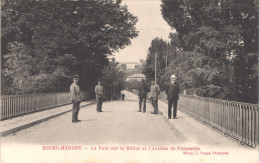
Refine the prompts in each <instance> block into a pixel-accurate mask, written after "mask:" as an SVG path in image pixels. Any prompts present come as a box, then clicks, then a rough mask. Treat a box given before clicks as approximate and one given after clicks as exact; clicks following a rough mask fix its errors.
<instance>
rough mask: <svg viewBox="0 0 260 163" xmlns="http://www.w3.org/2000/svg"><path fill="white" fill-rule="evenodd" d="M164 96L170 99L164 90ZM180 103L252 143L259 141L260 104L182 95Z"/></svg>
mask: <svg viewBox="0 0 260 163" xmlns="http://www.w3.org/2000/svg"><path fill="white" fill-rule="evenodd" d="M160 99H161V100H163V101H165V102H166V101H167V97H166V94H165V93H164V92H162V93H161V94H160ZM178 107H179V108H180V109H181V110H182V111H183V112H185V113H187V114H189V115H191V116H192V117H194V118H196V119H197V120H200V121H202V122H203V123H205V124H208V125H209V126H211V127H212V128H214V129H217V130H218V131H220V132H222V133H223V134H224V135H227V136H230V137H232V138H234V139H236V140H238V141H239V142H240V143H241V144H246V145H249V146H251V147H256V146H258V141H259V105H256V104H248V103H241V102H235V101H226V100H220V99H214V98H208V97H200V96H192V95H180V99H179V101H178Z"/></svg>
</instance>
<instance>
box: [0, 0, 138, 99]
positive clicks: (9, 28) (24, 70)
mask: <svg viewBox="0 0 260 163" xmlns="http://www.w3.org/2000/svg"><path fill="white" fill-rule="evenodd" d="M120 3H121V0H117V1H113V0H102V1H96V0H88V1H85V0H78V1H67V0H55V1H51V0H45V1H43V0H39V1H8V0H3V1H2V2H1V9H2V10H1V23H2V28H1V32H2V36H1V47H2V51H1V53H2V55H1V70H2V71H1V87H2V94H25V93H44V92H60V91H68V88H69V85H70V84H71V82H72V76H73V75H74V74H78V75H79V76H80V82H79V84H80V85H81V87H82V90H83V91H89V90H93V87H94V85H95V84H96V82H97V80H98V79H100V78H102V79H103V80H104V81H105V84H106V86H107V87H118V88H121V87H122V86H121V85H122V83H121V82H122V81H121V80H119V81H117V79H119V78H120V76H121V75H122V74H120V72H119V71H118V69H117V68H115V67H118V63H116V62H115V61H109V59H108V57H109V56H110V55H111V54H112V53H113V52H115V51H118V50H119V49H122V48H124V47H126V46H127V45H129V44H130V43H131V42H130V41H131V39H133V38H134V37H136V36H137V35H138V31H137V30H136V28H135V25H136V22H137V17H135V16H133V15H132V14H131V13H130V12H128V9H127V7H126V6H122V5H121V4H120ZM108 71H110V73H107V72H108ZM109 74H110V75H111V76H109ZM112 80H113V81H112Z"/></svg>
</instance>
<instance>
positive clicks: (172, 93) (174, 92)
mask: <svg viewBox="0 0 260 163" xmlns="http://www.w3.org/2000/svg"><path fill="white" fill-rule="evenodd" d="M78 83H79V76H78V75H75V76H74V77H73V83H72V84H71V86H70V94H71V99H72V103H73V107H72V122H73V123H77V122H80V120H79V119H78V113H79V107H80V102H81V99H82V98H81V91H80V87H79V84H78ZM148 92H150V98H151V102H152V106H153V108H154V111H153V112H152V114H158V96H159V94H160V87H159V85H158V84H156V83H155V81H154V80H151V87H150V90H149V89H148V87H147V86H146V84H145V80H142V82H141V85H140V87H139V93H138V96H139V110H138V112H143V113H144V112H146V98H147V93H148ZM165 92H166V94H167V100H168V118H169V119H171V116H172V106H173V118H174V119H176V117H177V103H178V99H179V93H180V88H179V85H178V84H177V83H176V76H175V75H172V76H171V82H170V84H168V85H167V86H166V88H165ZM95 93H96V102H97V112H98V113H99V112H102V103H103V98H104V87H103V86H102V84H101V81H98V84H97V85H96V86H95ZM142 105H143V111H142V110H141V108H142Z"/></svg>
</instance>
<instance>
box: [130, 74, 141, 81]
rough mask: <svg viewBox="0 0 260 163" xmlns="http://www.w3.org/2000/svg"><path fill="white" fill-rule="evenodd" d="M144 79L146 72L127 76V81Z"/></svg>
mask: <svg viewBox="0 0 260 163" xmlns="http://www.w3.org/2000/svg"><path fill="white" fill-rule="evenodd" d="M142 79H145V76H144V74H133V75H130V76H127V77H126V81H130V80H137V81H141V80H142Z"/></svg>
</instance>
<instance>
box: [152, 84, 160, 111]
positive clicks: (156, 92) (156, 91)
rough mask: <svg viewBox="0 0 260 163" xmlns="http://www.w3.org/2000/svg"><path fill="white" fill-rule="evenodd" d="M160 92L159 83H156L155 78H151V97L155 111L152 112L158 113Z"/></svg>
mask: <svg viewBox="0 0 260 163" xmlns="http://www.w3.org/2000/svg"><path fill="white" fill-rule="evenodd" d="M159 94H160V87H159V85H158V84H156V83H155V81H154V80H151V87H150V97H151V101H152V105H153V109H154V111H153V112H152V114H157V113H158V96H159Z"/></svg>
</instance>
